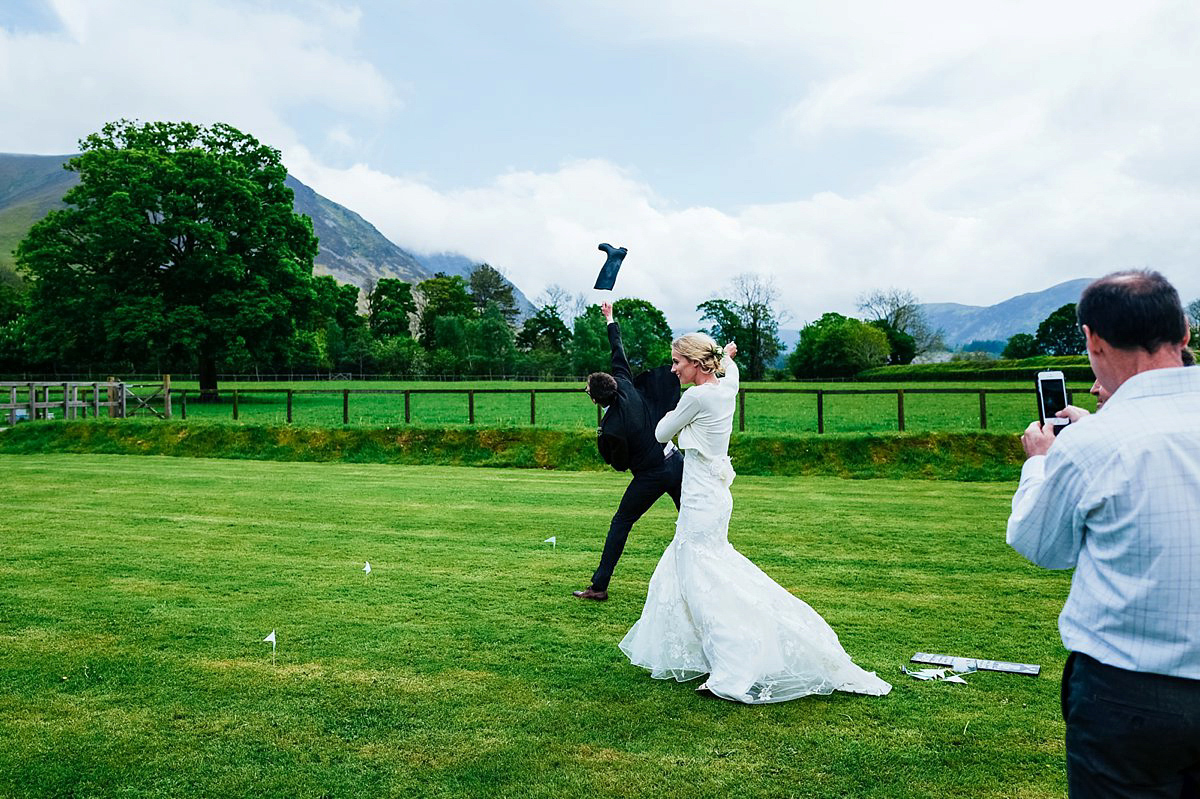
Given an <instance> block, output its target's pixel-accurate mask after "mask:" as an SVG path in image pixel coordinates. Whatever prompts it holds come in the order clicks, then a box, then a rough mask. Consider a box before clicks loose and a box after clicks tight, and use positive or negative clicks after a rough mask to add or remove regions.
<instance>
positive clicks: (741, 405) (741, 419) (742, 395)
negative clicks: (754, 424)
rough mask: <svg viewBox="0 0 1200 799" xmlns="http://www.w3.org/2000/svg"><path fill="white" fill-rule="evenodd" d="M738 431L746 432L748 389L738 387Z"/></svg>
mask: <svg viewBox="0 0 1200 799" xmlns="http://www.w3.org/2000/svg"><path fill="white" fill-rule="evenodd" d="M738 432H739V433H744V432H746V390H745V389H744V388H739V389H738Z"/></svg>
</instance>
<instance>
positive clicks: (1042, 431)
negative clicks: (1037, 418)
mask: <svg viewBox="0 0 1200 799" xmlns="http://www.w3.org/2000/svg"><path fill="white" fill-rule="evenodd" d="M1021 446H1022V447H1024V448H1025V457H1027V458H1032V457H1033V456H1034V455H1045V454H1046V453H1047V452H1049V451H1050V447H1052V446H1054V428H1053V427H1051V426H1050V425H1044V424H1042V423H1041V422H1030V423H1029V427H1026V428H1025V432H1024V433H1022V434H1021Z"/></svg>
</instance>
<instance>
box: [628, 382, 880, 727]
mask: <svg viewBox="0 0 1200 799" xmlns="http://www.w3.org/2000/svg"><path fill="white" fill-rule="evenodd" d="M723 366H724V368H725V377H724V378H722V379H721V380H720V381H719V382H717V383H706V384H703V385H699V386H693V387H691V388H689V389H688V390H687V391H686V392H684V395H683V397H682V398H681V399H680V401H679V406H678V407H677V408H676V409H675V410H674V411H672V412H671V413H670V414H668V415H667V416H666V417H664V418H663V420H662V422H660V423H659V425H658V429H657V430H656V433H657V435H658V439H659V440H660V441H662V442H664V443H665V442H666V441H668V440H670V439H671V438H672V437H673V436H674V435H675V434H676V433H678V434H679V448H680V449H682V450H683V451H684V461H683V464H684V466H683V490H682V498H681V501H680V508H679V520H678V522H677V523H676V525H675V538H674V539H673V540H672V541H671V544H670V546H668V547H667V551H666V552H664V553H663V556H662V559H661V560H659V562H658V566H657V567H656V568H655V569H654V575H653V576H652V577H651V578H650V587H649V590H648V592H647V595H646V605H645V607H643V608H642V617H641V618H640V619H639V620H638V622H637V623H636V624H634V625H633V627H632V628H631V629H630V630H629V632H628V633H627V634H626V635H625V638H624V639H623V640H622V641H621V643H620V647H621V651H623V652H624V653H625V654H626V655H627V656H628V657H629V660H630V662H632V663H633V664H634V665H636V666H641V667H643V668H645V669H649V670H650V674H651V676H652V677H655V678H658V679H667V678H674V679H676V680H678V681H680V682H683V681H685V680H691V679H695V678H697V677H701V676H703V675H706V674H707V675H708V679H707V680H706V681H705V683H704V687H706V688H707V689H708V690H709V691H711V692H712V693H714V694H716V695H717V696H720V697H723V698H725V699H730V700H733V701H737V702H746V703H751V704H758V703H765V702H784V701H787V700H789V699H796V698H798V697H801V696H807V695H809V694H828V693H832V692H833V691H849V692H853V693H859V694H871V695H873V696H882V695H884V694H886V693H888V692H889V691H890V690H891V689H892V686H891V685H889V684H888V683H887V682H885V681H883V680H882V679H880V678H879V677H877V676H876V675H875V673H874V672H867V671H864V670H863V669H861V668H859V667H858V666H856V665H855V664H854V663H853V662H851V660H850V656H849V655H847V654H846V651H845V650H844V649H842V645H841V643H839V641H838V637H837V634H836V633H834V631H833V630H832V628H830V626H829V625H828V624H826V623H825V620H824V619H822V618H821V616H820V615H819V614H818V613H817V612H816V611H815V610H813V609H812V608H811V607H809V606H808V605H807V604H806V603H805V602H803V601H801V600H800V599H798V598H796V597H794V596H792V595H791V594H790V593H788V591H787V589H785V588H783V586H781V585H779V584H778V583H776V582H775V581H774V580H772V579H771V578H770V577H768V576H767V575H766V574H765V573H764V572H763V571H762V570H761V569H759V568H758V567H757V566H755V565H754V564H753V563H751V562H750V561H749V560H748V559H747V558H746V557H745V556H743V555H742V554H741V553H739V552H738V551H737V550H735V549H734V548H733V547H732V546H731V545H730V544H729V537H728V535H729V517H730V514H731V513H732V511H733V497H732V495H731V494H730V493H729V486H730V484H731V483H732V482H733V478H734V472H733V467H732V465H731V463H730V460H729V456H728V447H729V434H730V432H731V431H732V427H733V408H734V403H735V400H736V397H737V391H738V373H737V366H736V365H735V364H734V363H733V360H732V359H730V358H726V359H725V360H724V362H723Z"/></svg>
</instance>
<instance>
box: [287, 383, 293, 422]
mask: <svg viewBox="0 0 1200 799" xmlns="http://www.w3.org/2000/svg"><path fill="white" fill-rule="evenodd" d="M287 423H288V424H291V423H292V390H291V389H290V388H289V389H288V390H287Z"/></svg>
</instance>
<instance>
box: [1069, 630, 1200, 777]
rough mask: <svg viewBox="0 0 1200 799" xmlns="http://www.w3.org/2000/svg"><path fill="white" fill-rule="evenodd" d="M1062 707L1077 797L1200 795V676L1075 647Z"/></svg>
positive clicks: (1070, 661)
mask: <svg viewBox="0 0 1200 799" xmlns="http://www.w3.org/2000/svg"><path fill="white" fill-rule="evenodd" d="M1062 706H1063V720H1064V721H1066V723H1067V787H1068V790H1069V792H1070V796H1071V799H1093V797H1095V799H1100V798H1101V797H1103V799H1125V798H1126V797H1138V799H1149V797H1168V796H1169V797H1171V799H1200V680H1187V679H1184V678H1182V677H1169V676H1166V675H1163V674H1147V673H1143V672H1136V671H1126V670H1125V669H1118V668H1115V667H1113V666H1108V665H1105V664H1104V663H1101V662H1100V661H1098V660H1095V659H1094V658H1091V657H1089V656H1087V655H1085V654H1083V653H1080V652H1073V653H1071V656H1070V657H1069V658H1067V665H1066V667H1065V668H1064V669H1063V683H1062Z"/></svg>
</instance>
